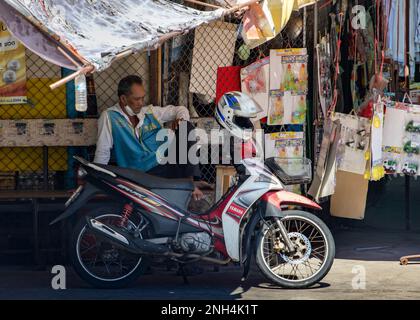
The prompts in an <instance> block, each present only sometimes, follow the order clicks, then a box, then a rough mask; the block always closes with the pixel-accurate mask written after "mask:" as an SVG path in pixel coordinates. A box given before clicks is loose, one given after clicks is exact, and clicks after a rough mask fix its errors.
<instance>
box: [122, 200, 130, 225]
mask: <svg viewBox="0 0 420 320" xmlns="http://www.w3.org/2000/svg"><path fill="white" fill-rule="evenodd" d="M132 213H133V205H132V204H131V203H127V204H125V205H124V208H123V210H122V215H121V221H120V227H126V226H127V222H128V219H130V216H131V214H132Z"/></svg>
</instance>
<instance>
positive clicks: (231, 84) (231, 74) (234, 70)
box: [216, 66, 241, 103]
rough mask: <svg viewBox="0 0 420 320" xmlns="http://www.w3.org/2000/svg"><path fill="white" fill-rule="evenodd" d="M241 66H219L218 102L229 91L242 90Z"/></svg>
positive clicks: (217, 82)
mask: <svg viewBox="0 0 420 320" xmlns="http://www.w3.org/2000/svg"><path fill="white" fill-rule="evenodd" d="M240 73H241V67H240V66H229V67H219V68H217V81H216V103H218V102H219V99H220V98H221V97H222V96H223V95H224V94H225V93H226V92H229V91H241V76H240Z"/></svg>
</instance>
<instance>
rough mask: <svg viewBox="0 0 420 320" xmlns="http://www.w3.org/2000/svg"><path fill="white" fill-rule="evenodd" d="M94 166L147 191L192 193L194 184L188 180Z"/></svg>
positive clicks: (125, 169) (101, 165)
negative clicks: (162, 190) (171, 190)
mask: <svg viewBox="0 0 420 320" xmlns="http://www.w3.org/2000/svg"><path fill="white" fill-rule="evenodd" d="M95 165H97V166H99V167H101V168H103V169H106V170H109V171H111V172H113V173H115V174H116V175H117V176H120V177H122V178H125V179H127V180H130V181H132V182H134V183H137V184H139V185H141V186H143V187H146V188H148V189H166V190H168V189H174V190H186V191H193V190H194V184H193V182H192V181H191V180H190V179H165V178H161V177H157V176H153V175H151V174H148V173H145V172H142V171H139V170H135V169H128V168H121V167H116V166H110V165H103V164H96V163H95Z"/></svg>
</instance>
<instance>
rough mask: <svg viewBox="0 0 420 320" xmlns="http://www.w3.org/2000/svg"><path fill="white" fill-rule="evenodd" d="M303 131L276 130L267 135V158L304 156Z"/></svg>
mask: <svg viewBox="0 0 420 320" xmlns="http://www.w3.org/2000/svg"><path fill="white" fill-rule="evenodd" d="M303 145H304V137H303V132H293V131H285V132H276V133H270V134H266V135H265V158H266V159H268V158H271V157H279V158H302V157H303Z"/></svg>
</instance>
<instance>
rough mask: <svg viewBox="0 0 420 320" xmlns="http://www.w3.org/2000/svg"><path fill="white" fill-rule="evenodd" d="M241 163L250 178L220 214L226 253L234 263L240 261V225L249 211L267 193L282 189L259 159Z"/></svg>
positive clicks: (245, 160)
mask: <svg viewBox="0 0 420 320" xmlns="http://www.w3.org/2000/svg"><path fill="white" fill-rule="evenodd" d="M242 163H243V164H244V165H245V167H246V169H247V170H248V172H249V173H250V176H249V177H248V179H247V180H246V181H245V182H244V183H243V184H242V185H241V186H240V187H239V188H238V190H237V191H236V192H235V194H234V195H233V197H232V198H231V200H230V201H229V202H228V203H227V205H226V206H225V208H224V210H223V214H222V221H223V233H224V237H225V244H226V251H227V253H228V254H229V257H230V258H231V259H232V260H234V261H240V254H241V253H240V251H241V250H240V248H241V245H242V240H243V239H242V238H241V236H240V229H241V223H242V221H243V219H244V218H245V217H246V216H247V214H248V213H249V209H250V208H251V207H252V206H253V204H254V203H255V202H256V201H257V200H259V199H260V198H261V197H262V196H263V195H264V194H265V193H267V191H270V190H282V189H283V185H282V184H281V182H280V180H279V179H277V177H275V176H274V175H273V174H272V173H271V172H270V171H269V170H268V169H267V168H265V166H264V164H263V163H262V162H261V161H260V160H259V159H255V158H250V159H244V160H243V161H242Z"/></svg>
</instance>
